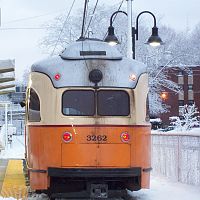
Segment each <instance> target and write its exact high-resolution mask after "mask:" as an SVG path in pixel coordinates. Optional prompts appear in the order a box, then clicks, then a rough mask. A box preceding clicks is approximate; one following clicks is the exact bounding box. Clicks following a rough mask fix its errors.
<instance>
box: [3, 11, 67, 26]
mask: <svg viewBox="0 0 200 200" xmlns="http://www.w3.org/2000/svg"><path fill="white" fill-rule="evenodd" d="M64 10H65V9H62V10H59V11H55V12H48V13H46V14H42V15H36V16H32V17H26V18H20V19H16V20H11V21H7V22H5V23H4V24H10V23H15V22H20V21H26V20H31V19H36V18H39V17H44V16H47V15H52V14H55V13H59V12H62V11H64Z"/></svg>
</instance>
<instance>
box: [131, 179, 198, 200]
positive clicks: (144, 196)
mask: <svg viewBox="0 0 200 200" xmlns="http://www.w3.org/2000/svg"><path fill="white" fill-rule="evenodd" d="M129 195H130V196H132V197H133V199H132V200H199V199H200V187H195V186H190V185H186V184H182V183H177V182H171V181H169V180H168V179H166V178H164V177H151V189H143V190H140V191H137V192H129Z"/></svg>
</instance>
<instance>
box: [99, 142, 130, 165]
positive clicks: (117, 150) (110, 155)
mask: <svg viewBox="0 0 200 200" xmlns="http://www.w3.org/2000/svg"><path fill="white" fill-rule="evenodd" d="M130 149H131V148H130V145H129V144H100V145H98V151H97V152H98V154H97V156H98V166H99V167H130Z"/></svg>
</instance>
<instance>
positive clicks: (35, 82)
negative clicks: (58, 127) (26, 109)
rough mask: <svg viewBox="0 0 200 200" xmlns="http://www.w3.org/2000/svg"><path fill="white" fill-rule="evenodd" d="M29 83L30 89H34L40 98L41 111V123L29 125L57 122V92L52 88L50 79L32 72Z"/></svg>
mask: <svg viewBox="0 0 200 200" xmlns="http://www.w3.org/2000/svg"><path fill="white" fill-rule="evenodd" d="M29 83H30V84H29V87H31V88H33V89H34V90H35V91H36V92H37V94H38V96H39V99H40V110H41V112H40V115H41V122H34V123H33V122H31V123H30V122H29V124H38V125H39V124H49V122H53V121H55V113H56V107H55V105H56V104H57V102H56V101H57V98H56V95H57V92H56V89H55V88H54V87H52V83H51V80H50V79H49V77H48V76H46V75H44V74H41V73H37V72H32V73H31V75H30V80H29Z"/></svg>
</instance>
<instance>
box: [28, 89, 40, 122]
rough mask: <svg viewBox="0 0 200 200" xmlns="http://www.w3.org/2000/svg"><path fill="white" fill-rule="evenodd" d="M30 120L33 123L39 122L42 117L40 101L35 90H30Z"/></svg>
mask: <svg viewBox="0 0 200 200" xmlns="http://www.w3.org/2000/svg"><path fill="white" fill-rule="evenodd" d="M28 120H29V121H31V122H39V121H40V120H41V117H40V99H39V97H38V95H37V93H36V92H35V90H34V89H32V88H31V89H30V98H29V107H28Z"/></svg>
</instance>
